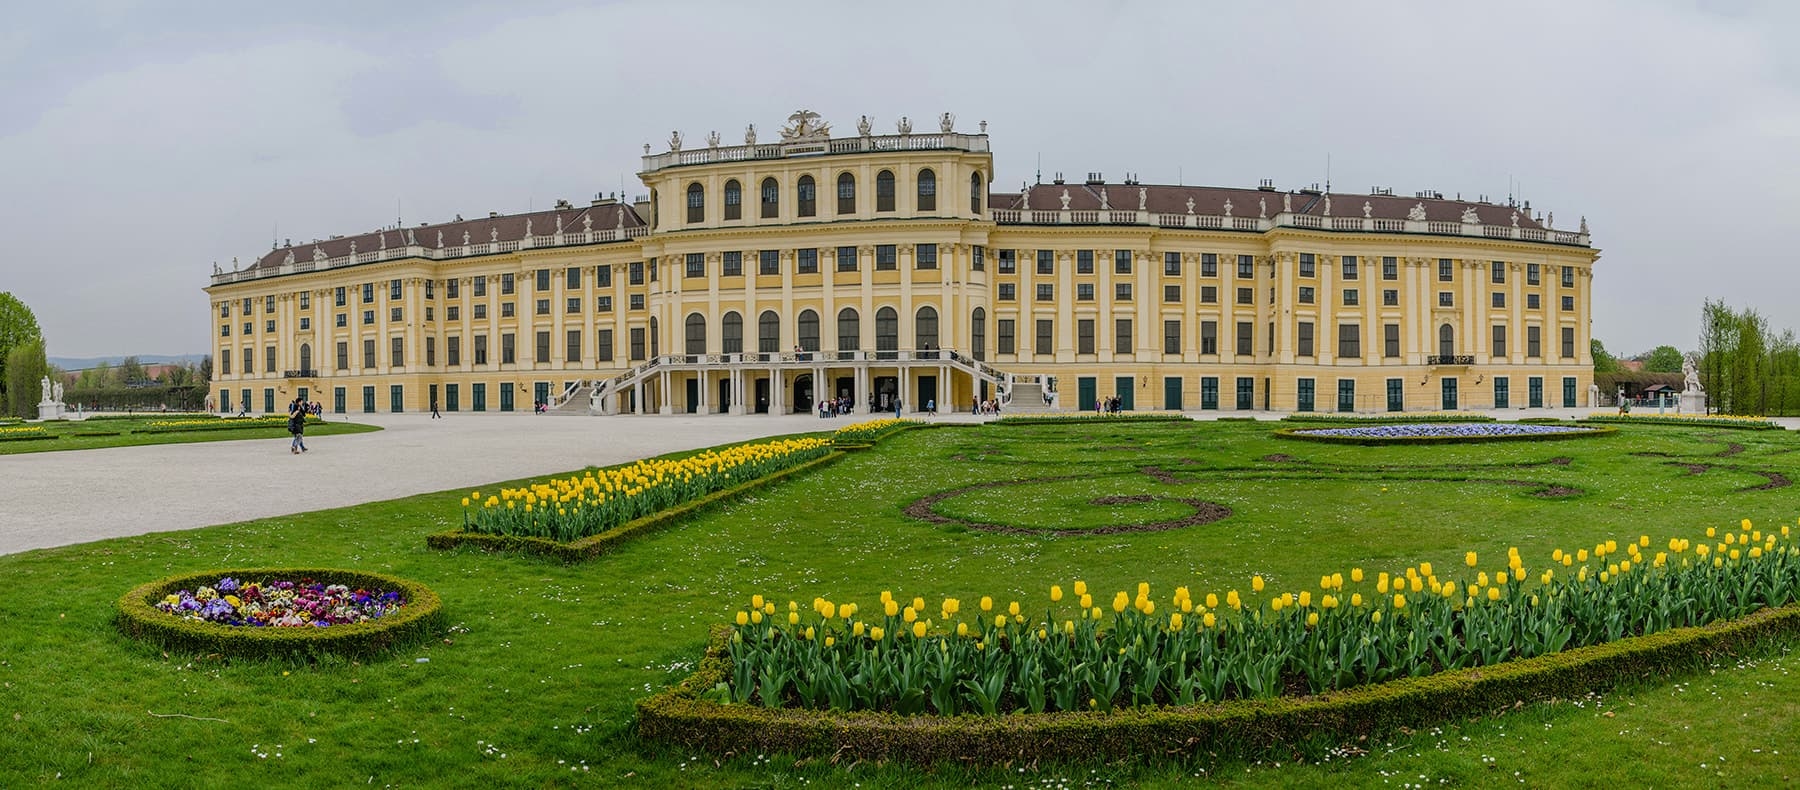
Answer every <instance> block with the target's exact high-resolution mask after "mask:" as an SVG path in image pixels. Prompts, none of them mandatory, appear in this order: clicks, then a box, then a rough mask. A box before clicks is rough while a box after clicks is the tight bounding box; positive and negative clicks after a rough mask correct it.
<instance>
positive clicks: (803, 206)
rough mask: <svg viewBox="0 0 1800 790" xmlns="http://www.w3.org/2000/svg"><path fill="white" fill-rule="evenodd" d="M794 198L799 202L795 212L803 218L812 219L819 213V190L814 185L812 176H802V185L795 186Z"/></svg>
mask: <svg viewBox="0 0 1800 790" xmlns="http://www.w3.org/2000/svg"><path fill="white" fill-rule="evenodd" d="M794 197H795V198H796V199H797V200H798V201H799V202H798V203H797V204H796V207H795V210H796V211H797V212H798V213H799V215H800V216H802V217H811V216H815V215H817V214H818V213H819V200H818V198H819V188H818V186H817V185H816V184H814V183H813V177H812V176H801V177H800V183H798V184H795V185H794Z"/></svg>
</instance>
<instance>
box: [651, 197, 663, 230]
mask: <svg viewBox="0 0 1800 790" xmlns="http://www.w3.org/2000/svg"><path fill="white" fill-rule="evenodd" d="M650 227H652V228H659V227H662V226H661V225H659V224H657V222H656V190H654V189H652V190H650Z"/></svg>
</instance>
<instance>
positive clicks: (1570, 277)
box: [1562, 266, 1575, 288]
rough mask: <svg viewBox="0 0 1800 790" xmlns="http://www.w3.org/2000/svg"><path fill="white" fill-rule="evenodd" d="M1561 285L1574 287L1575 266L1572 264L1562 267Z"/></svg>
mask: <svg viewBox="0 0 1800 790" xmlns="http://www.w3.org/2000/svg"><path fill="white" fill-rule="evenodd" d="M1562 287H1564V288H1574V287H1575V267H1573V266H1564V267H1562Z"/></svg>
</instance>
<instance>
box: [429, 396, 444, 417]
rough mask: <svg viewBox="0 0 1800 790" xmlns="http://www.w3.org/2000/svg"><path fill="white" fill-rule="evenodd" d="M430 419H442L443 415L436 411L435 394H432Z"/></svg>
mask: <svg viewBox="0 0 1800 790" xmlns="http://www.w3.org/2000/svg"><path fill="white" fill-rule="evenodd" d="M431 419H434V420H441V419H444V415H442V414H439V413H438V407H437V397H436V396H433V397H432V399H431Z"/></svg>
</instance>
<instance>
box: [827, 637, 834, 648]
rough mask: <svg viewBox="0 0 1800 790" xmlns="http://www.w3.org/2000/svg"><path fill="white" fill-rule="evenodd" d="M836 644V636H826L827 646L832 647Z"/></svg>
mask: <svg viewBox="0 0 1800 790" xmlns="http://www.w3.org/2000/svg"><path fill="white" fill-rule="evenodd" d="M835 644H837V639H836V638H834V637H830V636H827V637H825V646H826V647H831V646H832V645H835Z"/></svg>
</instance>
